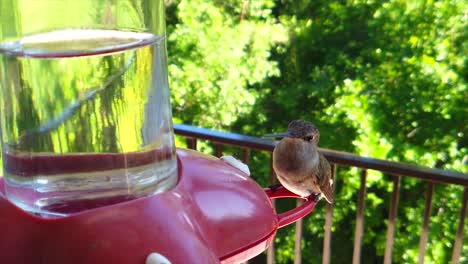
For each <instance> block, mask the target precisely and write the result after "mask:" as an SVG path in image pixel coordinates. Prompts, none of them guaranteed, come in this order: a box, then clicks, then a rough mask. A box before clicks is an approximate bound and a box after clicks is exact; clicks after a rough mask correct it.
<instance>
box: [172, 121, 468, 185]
mask: <svg viewBox="0 0 468 264" xmlns="http://www.w3.org/2000/svg"><path fill="white" fill-rule="evenodd" d="M174 130H175V132H176V134H179V135H182V136H186V137H196V138H199V139H205V140H209V141H213V142H216V143H223V144H228V145H234V146H238V147H244V148H251V149H256V150H266V151H273V149H274V146H275V145H274V142H272V141H267V140H263V139H260V138H257V137H252V136H246V135H242V134H237V133H228V132H220V131H215V130H210V129H206V128H200V127H196V126H192V125H187V124H174ZM320 152H321V153H323V154H324V155H325V157H326V158H327V159H328V160H329V161H330V162H332V163H337V164H341V165H347V166H354V167H360V168H365V169H371V170H377V171H382V172H386V173H389V174H397V175H405V176H410V177H416V178H421V179H424V180H428V181H431V182H435V183H452V184H459V185H463V186H468V174H464V173H460V172H455V171H449V170H441V169H434V168H428V167H422V166H417V165H412V164H407V163H401V162H395V161H387V160H380V159H374V158H367V157H361V156H358V155H355V154H351V153H347V152H341V151H335V150H330V149H320Z"/></svg>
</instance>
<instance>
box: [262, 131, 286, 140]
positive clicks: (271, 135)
mask: <svg viewBox="0 0 468 264" xmlns="http://www.w3.org/2000/svg"><path fill="white" fill-rule="evenodd" d="M292 136H293V135H292V134H291V133H290V132H284V133H278V134H267V135H264V136H263V137H262V138H272V139H282V138H284V137H292Z"/></svg>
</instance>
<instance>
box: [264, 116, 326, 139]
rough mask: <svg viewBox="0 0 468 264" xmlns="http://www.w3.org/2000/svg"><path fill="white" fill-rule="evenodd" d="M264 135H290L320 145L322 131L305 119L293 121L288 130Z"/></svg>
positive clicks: (279, 137)
mask: <svg viewBox="0 0 468 264" xmlns="http://www.w3.org/2000/svg"><path fill="white" fill-rule="evenodd" d="M263 137H264V138H273V139H282V138H284V137H288V138H294V139H298V140H303V141H304V142H307V143H312V144H315V145H318V142H319V139H320V132H319V130H318V129H317V128H316V127H315V126H314V125H313V124H312V123H310V122H307V121H304V120H294V121H292V122H291V123H289V126H288V131H286V132H283V133H277V134H268V135H264V136H263Z"/></svg>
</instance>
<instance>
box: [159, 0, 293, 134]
mask: <svg viewBox="0 0 468 264" xmlns="http://www.w3.org/2000/svg"><path fill="white" fill-rule="evenodd" d="M174 4H177V5H176V7H175V8H168V10H169V12H171V10H172V12H173V13H169V14H168V17H170V18H173V19H175V20H176V21H177V23H176V24H168V26H167V29H168V47H169V51H170V54H169V76H170V80H171V82H170V85H171V89H172V103H173V106H174V116H177V117H178V118H180V119H181V120H182V121H183V122H186V123H193V124H203V126H204V127H214V128H227V127H228V126H229V125H230V124H232V123H233V122H234V121H236V120H237V118H238V117H239V116H241V115H245V114H247V113H249V112H250V111H251V108H252V105H253V104H254V102H255V98H256V97H258V96H259V93H258V92H257V91H256V90H253V89H249V87H251V86H252V85H255V84H259V83H261V82H263V81H264V80H265V79H266V78H267V77H271V76H275V75H278V74H279V71H278V68H277V67H276V63H275V62H274V61H271V60H270V50H271V49H272V47H273V46H274V45H277V44H279V43H283V42H285V41H286V39H287V35H286V31H285V29H284V27H283V26H282V25H280V24H277V23H275V21H274V20H273V18H272V16H271V14H270V13H271V10H270V9H269V8H268V7H271V5H272V2H271V1H257V2H256V4H254V5H249V6H248V7H245V6H244V7H243V5H242V3H241V2H239V4H235V3H226V2H224V1H214V0H211V1H206V0H197V1H188V0H181V1H180V2H179V1H177V3H174Z"/></svg>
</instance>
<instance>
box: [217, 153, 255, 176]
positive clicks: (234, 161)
mask: <svg viewBox="0 0 468 264" xmlns="http://www.w3.org/2000/svg"><path fill="white" fill-rule="evenodd" d="M220 159H221V160H223V161H224V162H226V163H227V164H229V165H231V166H233V167H234V168H237V169H239V170H241V171H242V172H243V173H245V174H247V175H248V176H250V170H249V167H248V166H247V165H246V164H245V163H243V162H242V161H240V160H238V159H236V158H234V157H233V156H222V157H221V158H220Z"/></svg>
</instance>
